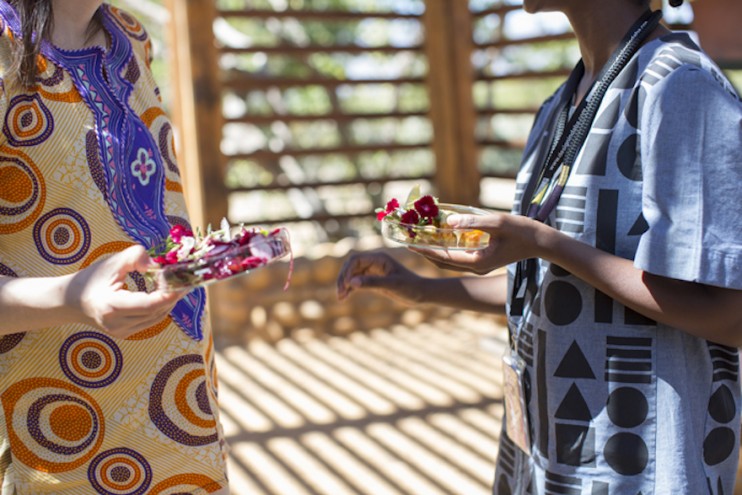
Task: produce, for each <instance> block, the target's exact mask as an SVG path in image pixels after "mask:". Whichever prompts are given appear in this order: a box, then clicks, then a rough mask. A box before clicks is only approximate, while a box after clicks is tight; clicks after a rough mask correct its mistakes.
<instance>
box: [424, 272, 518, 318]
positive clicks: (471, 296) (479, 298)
mask: <svg viewBox="0 0 742 495" xmlns="http://www.w3.org/2000/svg"><path fill="white" fill-rule="evenodd" d="M420 292H421V295H422V297H421V300H420V302H422V303H430V304H438V305H444V306H449V307H453V308H457V309H465V310H471V311H479V312H482V313H504V312H505V303H506V301H507V276H506V275H505V274H497V275H494V276H489V277H452V278H434V279H423V281H422V283H421V288H420Z"/></svg>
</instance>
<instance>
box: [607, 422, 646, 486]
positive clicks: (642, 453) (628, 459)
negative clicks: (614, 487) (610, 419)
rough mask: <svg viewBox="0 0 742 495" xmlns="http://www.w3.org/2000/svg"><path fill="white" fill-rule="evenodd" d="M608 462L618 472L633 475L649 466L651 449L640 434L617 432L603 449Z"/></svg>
mask: <svg viewBox="0 0 742 495" xmlns="http://www.w3.org/2000/svg"><path fill="white" fill-rule="evenodd" d="M603 455H604V457H605V460H606V462H607V463H608V465H609V466H611V467H612V468H613V470H614V471H616V472H617V473H618V474H622V475H624V476H633V475H635V474H639V473H641V472H642V471H644V469H645V468H646V467H647V462H648V461H649V450H648V449H647V444H645V443H644V440H642V438H641V437H640V436H639V435H635V434H633V433H625V432H623V433H616V434H615V435H613V436H612V437H611V438H609V439H608V441H607V442H606V444H605V449H604V451H603Z"/></svg>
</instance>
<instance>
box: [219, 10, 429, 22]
mask: <svg viewBox="0 0 742 495" xmlns="http://www.w3.org/2000/svg"><path fill="white" fill-rule="evenodd" d="M218 15H219V16H221V17H228V18H229V17H231V18H242V19H270V18H274V19H285V18H291V19H298V20H307V21H309V20H311V21H363V20H366V19H390V20H394V19H419V18H420V15H419V14H400V13H396V12H351V11H343V10H296V9H288V10H263V9H220V10H219V11H218Z"/></svg>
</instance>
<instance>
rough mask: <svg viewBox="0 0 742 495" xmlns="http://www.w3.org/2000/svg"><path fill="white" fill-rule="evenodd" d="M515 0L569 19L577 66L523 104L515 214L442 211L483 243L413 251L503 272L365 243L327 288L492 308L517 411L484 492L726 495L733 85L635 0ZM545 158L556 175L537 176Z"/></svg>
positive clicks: (735, 140)
mask: <svg viewBox="0 0 742 495" xmlns="http://www.w3.org/2000/svg"><path fill="white" fill-rule="evenodd" d="M674 3H682V2H674ZM524 7H525V9H526V10H527V11H529V12H541V11H549V10H551V11H560V12H563V13H564V14H566V16H567V17H568V19H569V21H570V23H571V25H572V27H573V29H574V32H575V34H576V37H577V41H578V44H579V47H580V51H581V54H582V61H581V62H580V63H579V64H578V66H577V67H576V69H575V71H573V73H572V76H571V77H570V78H569V80H568V81H567V82H566V83H565V84H564V85H562V86H561V87H560V88H559V89H558V90H557V91H556V93H555V94H554V95H553V96H552V97H551V98H549V99H548V100H547V101H546V102H545V103H544V105H543V106H542V108H541V110H540V112H539V113H538V115H537V117H536V120H535V122H534V126H533V129H532V131H531V134H530V138H529V140H528V143H527V145H526V149H525V151H524V155H523V161H522V165H521V169H520V172H519V174H518V176H517V180H516V198H515V199H516V200H515V205H514V208H513V212H512V213H513V214H505V213H492V214H490V215H483V216H472V215H461V216H459V217H457V218H456V217H454V218H449V223H452V224H454V225H458V226H459V227H471V228H477V229H481V230H485V231H487V232H488V233H489V234H490V235H491V239H492V240H491V241H490V245H489V247H488V248H487V249H485V250H483V251H476V252H461V251H450V252H445V251H432V250H417V251H418V252H419V253H421V254H423V255H424V256H426V257H427V258H428V259H429V260H431V261H432V262H434V263H436V264H437V265H439V266H441V267H445V268H449V269H454V270H458V271H469V272H474V273H477V274H488V273H490V272H492V271H493V270H495V269H497V268H500V267H503V266H506V265H507V267H508V270H507V274H503V275H493V276H489V277H464V278H447V279H437V280H430V279H425V278H421V277H418V276H416V275H415V274H413V273H411V272H410V271H408V270H407V269H406V268H404V267H403V266H401V265H400V264H399V263H397V262H396V261H394V260H393V259H392V258H391V257H390V256H388V255H387V254H384V253H372V254H367V255H358V256H355V257H352V258H350V259H349V260H348V261H347V262H346V265H345V266H344V267H343V269H342V270H341V273H340V275H339V278H338V294H339V296H340V297H341V298H345V297H347V296H348V294H349V293H351V292H352V291H353V290H358V289H362V288H372V289H377V290H380V291H382V292H384V293H385V294H387V295H389V296H391V297H397V298H403V299H407V300H409V301H412V302H418V303H419V302H428V303H436V304H449V305H453V306H457V307H461V308H467V309H473V310H479V311H506V312H507V314H508V323H509V330H510V340H511V352H510V353H508V354H509V356H508V357H509V362H508V363H506V366H511V364H513V363H515V364H514V365H513V366H514V369H518V370H519V372H520V373H519V374H520V382H521V383H520V387H521V390H522V395H523V403H522V407H523V408H524V409H525V412H524V413H523V414H521V415H520V416H519V417H514V416H516V415H515V414H511V415H508V414H507V413H508V412H510V411H517V407H513V408H512V409H511V408H510V405H511V403H510V402H508V403H507V404H506V409H505V410H506V416H507V418H506V419H509V420H511V421H513V423H514V424H515V425H517V423H518V421H522V423H521V424H523V425H524V426H523V430H524V431H525V432H526V433H525V435H524V440H523V441H522V442H516V441H515V440H514V439H515V437H516V436H517V435H509V434H508V432H507V431H504V432H503V435H502V436H501V442H500V451H499V457H498V466H497V473H496V477H495V482H494V493H496V494H498V495H510V494H514V493H517V494H534V495H536V494H538V495H542V494H545V493H549V494H567V493H569V494H579V495H588V494H590V495H596V494H609V493H610V494H631V495H635V494H649V493H657V494H660V493H663V494H664V493H668V494H669V493H683V494H688V495H699V494H702V493H707V494H713V495H721V494H727V495H728V494H730V493H732V490H733V486H734V482H735V475H736V471H737V459H738V449H739V444H740V438H739V433H740V376H739V358H738V352H737V347H739V346H741V345H742V312H740V310H739V308H740V307H742V269H741V268H740V267H742V202H740V200H739V185H740V184H742V164H741V162H740V160H742V104H741V103H740V100H739V96H738V95H737V94H736V92H735V91H734V89H733V88H732V87H731V85H730V84H729V82H728V81H727V80H726V79H725V78H724V76H723V75H722V73H721V71H720V70H719V69H718V67H716V66H715V65H714V64H713V62H711V60H709V58H708V57H707V56H706V55H705V54H704V53H703V51H702V50H700V48H699V47H698V46H697V45H696V44H695V43H694V42H693V41H692V40H691V38H690V37H689V36H687V35H686V34H681V33H672V32H670V31H668V30H667V29H666V28H665V27H663V26H662V25H659V24H657V23H656V22H657V21H658V18H659V13H652V12H650V11H649V10H648V9H649V1H648V0H647V1H642V0H602V1H595V0H525V2H524ZM614 55H616V56H615V57H614ZM614 64H615V65H614ZM604 67H606V68H608V67H610V68H611V69H610V70H606V71H603V70H602V69H603V68H604ZM614 68H616V69H615V70H613V69H614ZM596 80H598V81H599V83H596V84H595V85H594V84H593V82H594V81H596ZM583 101H585V102H586V104H585V106H584V107H582V106H581V103H582V102H583ZM591 102H595V113H594V115H593V117H592V119H591V120H589V121H588V126H587V127H586V129H587V132H586V133H585V135H584V137H583V138H581V139H579V140H578V139H577V138H576V137H575V136H577V135H578V134H577V132H578V131H577V129H579V125H578V124H579V123H580V122H581V120H580V119H582V118H583V117H582V115H583V114H584V115H588V114H586V113H584V112H586V111H587V110H586V109H587V108H590V105H591ZM572 118H574V119H576V120H575V121H572V120H571V119H572ZM570 123H574V124H575V125H570ZM561 130H563V132H560V131H561ZM572 130H575V134H571V137H570V133H571V131H572ZM560 135H561V136H565V140H564V141H561V140H559V139H558V138H559V136H560ZM571 139H575V140H576V141H574V147H573V148H572V147H571V145H570V144H569V143H570V140H571ZM551 156H559V157H562V158H563V159H560V160H553V161H552V160H550V157H551ZM550 163H553V164H554V166H555V168H554V169H552V172H553V174H552V175H551V176H552V177H553V180H550V179H549V174H547V173H544V174H542V173H541V171H542V170H544V168H545V166H547V167H548V165H549V164H550ZM547 170H549V169H548V168H547ZM563 179H566V180H563ZM542 186H544V188H543V189H542ZM542 191H543V194H540V193H541V192H542ZM550 206H553V208H551V207H550ZM525 260H529V261H525ZM520 289H522V291H521V290H520ZM506 369H507V368H506ZM516 374H518V373H512V374H511V375H516ZM515 388H516V389H517V388H518V387H515ZM514 395H515V394H514ZM517 405H518V404H517V403H516V406H517ZM503 423H504V424H507V421H504V422H503ZM511 431H514V432H517V431H518V430H517V428H516V429H513V430H511Z"/></svg>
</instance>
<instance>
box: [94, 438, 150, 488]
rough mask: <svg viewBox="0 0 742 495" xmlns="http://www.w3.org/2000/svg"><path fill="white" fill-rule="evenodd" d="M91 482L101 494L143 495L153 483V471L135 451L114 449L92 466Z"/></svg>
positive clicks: (102, 453) (106, 452) (95, 460)
mask: <svg viewBox="0 0 742 495" xmlns="http://www.w3.org/2000/svg"><path fill="white" fill-rule="evenodd" d="M88 480H89V481H90V484H91V485H92V486H93V488H94V489H95V491H97V492H98V493H100V494H101V495H141V494H143V493H146V492H147V489H148V488H149V485H150V484H151V483H152V468H151V467H150V465H149V463H148V462H147V459H145V458H144V456H143V455H142V454H140V453H139V452H137V451H135V450H132V449H128V448H123V447H122V448H118V449H111V450H107V451H105V452H101V453H100V454H98V455H97V456H96V457H95V459H93V461H92V462H91V463H90V466H89V467H88Z"/></svg>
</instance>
